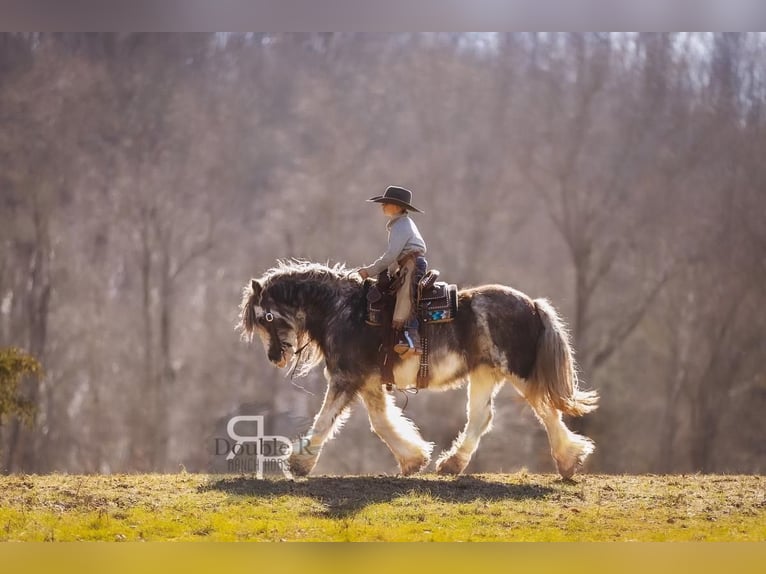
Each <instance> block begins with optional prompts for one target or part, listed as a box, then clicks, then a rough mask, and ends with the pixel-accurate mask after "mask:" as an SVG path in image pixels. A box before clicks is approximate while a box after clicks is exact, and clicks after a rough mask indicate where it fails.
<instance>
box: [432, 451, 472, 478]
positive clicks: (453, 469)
mask: <svg viewBox="0 0 766 574" xmlns="http://www.w3.org/2000/svg"><path fill="white" fill-rule="evenodd" d="M466 466H468V461H467V460H465V459H463V458H462V457H460V456H457V455H454V454H453V455H452V456H450V457H447V458H444V459H441V460H439V461H437V463H436V474H460V473H462V472H463V471H464V470H465V467H466Z"/></svg>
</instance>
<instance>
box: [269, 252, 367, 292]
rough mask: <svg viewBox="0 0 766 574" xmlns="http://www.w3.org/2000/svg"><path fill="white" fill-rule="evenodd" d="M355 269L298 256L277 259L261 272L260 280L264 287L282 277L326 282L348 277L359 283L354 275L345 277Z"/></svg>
mask: <svg viewBox="0 0 766 574" xmlns="http://www.w3.org/2000/svg"><path fill="white" fill-rule="evenodd" d="M356 269H357V268H356V267H346V264H345V263H335V264H333V265H330V262H329V261H327V262H326V263H317V262H315V261H308V260H305V259H298V258H289V259H277V264H276V265H275V266H274V267H271V268H270V269H267V270H266V272H265V273H264V274H263V276H262V277H261V282H262V284H263V285H264V287H265V286H266V285H268V284H269V283H272V282H274V281H276V280H278V279H283V278H296V279H297V278H299V279H308V280H312V281H319V282H327V283H330V282H336V281H338V280H340V279H348V280H349V281H352V282H356V283H361V279H360V278H359V277H358V276H356V275H355V276H352V277H347V275H348V274H349V273H351V272H352V271H355V270H356Z"/></svg>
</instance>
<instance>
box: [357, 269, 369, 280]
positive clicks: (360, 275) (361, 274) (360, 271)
mask: <svg viewBox="0 0 766 574" xmlns="http://www.w3.org/2000/svg"><path fill="white" fill-rule="evenodd" d="M357 273H359V277H361V278H362V279H367V278H368V277H369V276H370V274H369V273H367V271H365V270H364V269H360V270H359V271H357Z"/></svg>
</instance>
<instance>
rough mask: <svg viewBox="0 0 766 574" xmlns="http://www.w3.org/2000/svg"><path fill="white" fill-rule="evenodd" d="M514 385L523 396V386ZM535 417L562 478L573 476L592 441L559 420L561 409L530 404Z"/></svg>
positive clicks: (587, 452)
mask: <svg viewBox="0 0 766 574" xmlns="http://www.w3.org/2000/svg"><path fill="white" fill-rule="evenodd" d="M513 386H514V387H516V390H518V392H519V393H520V394H521V395H522V396H523V395H524V392H523V386H522V385H519V384H517V382H514V384H513ZM532 409H533V410H534V412H535V415H537V418H538V419H539V420H540V422H541V423H543V426H544V427H545V431H546V432H547V433H548V441H549V442H550V445H551V456H552V457H553V460H554V461H555V462H556V468H557V469H558V471H559V474H560V475H561V477H562V478H564V479H569V478H572V476H574V474H575V472H577V471H578V470H579V468H580V467H581V466H582V465H583V463H584V462H585V459H586V458H588V455H589V454H590V453H592V452H593V449H594V448H595V447H594V444H593V441H592V440H590V439H589V438H587V437H584V436H582V435H579V434H577V433H574V432H572V431H571V430H569V428H568V427H567V426H566V425H565V424H564V421H563V420H561V411H560V410H558V409H555V408H553V407H552V406H550V405H548V404H540V405H532Z"/></svg>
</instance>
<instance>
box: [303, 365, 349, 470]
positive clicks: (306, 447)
mask: <svg viewBox="0 0 766 574" xmlns="http://www.w3.org/2000/svg"><path fill="white" fill-rule="evenodd" d="M325 376H327V373H325ZM355 396H356V391H355V390H354V388H353V386H352V385H349V384H344V381H343V380H337V379H330V378H329V377H328V384H327V391H326V392H325V396H324V402H323V403H322V408H321V409H319V412H318V413H317V415H316V417H315V418H314V424H313V425H311V429H310V430H309V431H308V432H307V433H306V434H305V435H304V436H303V437H301V438H300V439H299V440H298V441H296V442H295V443H293V452H292V454H291V455H290V471H291V472H292V473H293V474H296V475H297V476H306V475H307V474H308V473H309V472H311V470H312V469H313V468H314V466H315V465H316V462H317V459H318V458H319V453H320V452H321V450H322V445H324V443H325V442H326V441H327V440H328V439H330V438H332V437H333V436H334V435H335V433H336V432H337V431H338V430H339V429H340V427H341V426H343V423H344V422H345V420H346V419H347V418H348V415H349V414H350V412H351V411H350V409H349V403H350V402H351V400H352V399H353V398H354V397H355Z"/></svg>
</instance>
